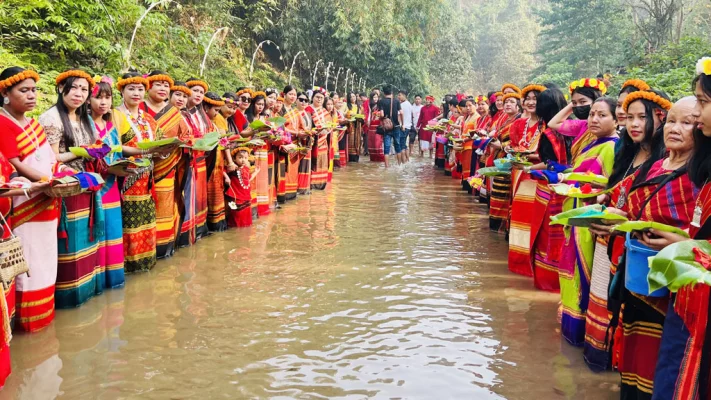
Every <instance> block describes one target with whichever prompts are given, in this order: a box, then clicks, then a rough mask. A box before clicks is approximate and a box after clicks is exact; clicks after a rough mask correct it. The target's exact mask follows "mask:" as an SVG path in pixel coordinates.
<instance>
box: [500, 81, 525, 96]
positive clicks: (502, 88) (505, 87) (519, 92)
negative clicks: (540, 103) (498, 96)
mask: <svg viewBox="0 0 711 400" xmlns="http://www.w3.org/2000/svg"><path fill="white" fill-rule="evenodd" d="M506 89H513V90H514V92H516V93H518V94H521V88H519V87H518V86H516V85H514V84H513V83H505V84H504V86H502V87H501V93H503V92H504V90H506Z"/></svg>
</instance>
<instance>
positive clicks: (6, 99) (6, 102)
mask: <svg viewBox="0 0 711 400" xmlns="http://www.w3.org/2000/svg"><path fill="white" fill-rule="evenodd" d="M2 104H5V105H8V104H10V98H9V97H4V98H3V100H2Z"/></svg>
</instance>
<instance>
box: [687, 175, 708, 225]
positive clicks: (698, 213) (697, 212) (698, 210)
mask: <svg viewBox="0 0 711 400" xmlns="http://www.w3.org/2000/svg"><path fill="white" fill-rule="evenodd" d="M708 183H709V178H706V181H705V182H704V185H703V186H702V188H704V187H706V185H707V184H708ZM706 197H708V194H707V195H706ZM701 205H702V202H701V194H700V193H699V197H698V198H697V199H696V206H695V207H694V217H693V218H692V220H691V226H693V227H694V228H701V217H702V215H703V211H704V210H703V208H702V207H701Z"/></svg>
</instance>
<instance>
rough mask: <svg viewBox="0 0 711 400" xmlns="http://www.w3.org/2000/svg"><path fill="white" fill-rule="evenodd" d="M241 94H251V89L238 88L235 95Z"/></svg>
mask: <svg viewBox="0 0 711 400" xmlns="http://www.w3.org/2000/svg"><path fill="white" fill-rule="evenodd" d="M243 94H248V95H250V96H252V89H250V88H244V89H242V90H240V91H239V92H237V97H239V96H242V95H243Z"/></svg>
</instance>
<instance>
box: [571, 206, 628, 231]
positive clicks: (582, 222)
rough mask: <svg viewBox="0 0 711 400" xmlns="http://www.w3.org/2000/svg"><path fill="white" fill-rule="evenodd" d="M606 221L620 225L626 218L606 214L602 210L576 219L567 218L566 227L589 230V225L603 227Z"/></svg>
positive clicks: (589, 212)
mask: <svg viewBox="0 0 711 400" xmlns="http://www.w3.org/2000/svg"><path fill="white" fill-rule="evenodd" d="M606 221H613V222H616V223H622V222H625V221H627V217H624V216H622V215H617V214H613V213H609V212H606V211H605V210H604V209H603V210H602V211H593V210H590V211H588V212H586V213H584V214H582V215H578V216H577V217H572V218H568V225H570V226H579V227H582V228H589V227H590V225H591V224H598V225H605V222H606Z"/></svg>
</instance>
